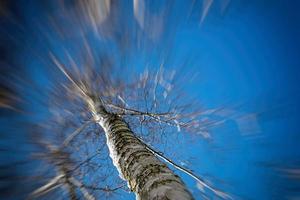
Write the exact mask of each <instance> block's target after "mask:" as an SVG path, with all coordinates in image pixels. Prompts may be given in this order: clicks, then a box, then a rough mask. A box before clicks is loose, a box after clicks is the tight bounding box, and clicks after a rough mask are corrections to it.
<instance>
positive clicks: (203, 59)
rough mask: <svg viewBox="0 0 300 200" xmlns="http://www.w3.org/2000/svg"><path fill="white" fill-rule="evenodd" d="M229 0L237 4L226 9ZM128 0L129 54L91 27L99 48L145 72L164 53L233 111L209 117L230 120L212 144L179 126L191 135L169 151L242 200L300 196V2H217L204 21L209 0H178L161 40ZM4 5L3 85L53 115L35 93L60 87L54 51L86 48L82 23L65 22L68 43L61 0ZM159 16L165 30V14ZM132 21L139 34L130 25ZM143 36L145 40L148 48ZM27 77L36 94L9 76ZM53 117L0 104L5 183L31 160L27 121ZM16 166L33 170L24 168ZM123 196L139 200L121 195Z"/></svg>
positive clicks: (194, 84)
mask: <svg viewBox="0 0 300 200" xmlns="http://www.w3.org/2000/svg"><path fill="white" fill-rule="evenodd" d="M7 2H9V1H7ZM204 2H205V1H204ZM206 2H210V1H206ZM224 2H229V4H226V5H227V6H226V8H225V9H222V6H224V5H225V3H224ZM121 4H122V12H121V13H120V15H121V16H123V17H122V20H121V19H119V21H117V22H116V24H118V25H119V26H120V27H119V29H117V30H114V31H113V34H115V35H116V36H115V37H116V38H120V40H122V37H124V35H126V34H129V35H130V38H133V39H132V40H129V41H127V42H128V43H129V45H128V44H127V45H128V46H126V48H130V54H126V55H121V54H120V53H119V50H118V48H121V47H120V46H117V45H115V44H114V43H110V42H109V41H105V40H104V39H103V41H102V40H101V42H97V39H95V38H96V37H95V35H94V33H93V32H92V31H91V30H90V29H87V32H86V33H85V34H86V35H87V38H88V39H89V41H90V42H91V43H93V48H94V49H95V50H97V51H99V52H107V53H108V54H111V55H112V57H113V58H114V59H116V60H117V61H118V63H119V64H120V65H121V64H124V65H127V69H126V70H128V71H143V70H144V69H145V68H146V66H147V67H148V68H149V69H150V70H151V68H155V69H157V68H158V67H159V65H160V63H161V62H162V60H163V61H164V62H165V64H166V68H167V69H169V68H170V69H175V70H176V71H177V75H178V74H179V76H180V75H181V74H182V77H183V82H182V83H184V85H183V88H184V90H185V92H186V93H187V94H188V95H191V96H193V97H195V98H196V99H197V100H199V101H200V102H201V106H202V107H203V108H204V109H205V110H210V109H217V108H224V109H223V110H222V111H220V112H216V113H215V114H213V115H210V117H212V118H214V119H218V120H220V121H223V123H222V124H220V125H218V126H216V127H213V128H212V129H211V133H212V135H213V140H212V141H207V140H204V139H201V138H200V137H195V136H193V135H189V134H185V133H179V138H180V141H182V142H179V143H176V144H173V148H174V149H173V150H172V152H165V153H166V155H169V156H170V157H172V158H174V159H176V160H178V162H181V164H183V165H186V166H187V167H188V168H190V169H191V170H193V171H194V172H195V173H196V174H199V175H200V176H202V177H204V178H205V180H207V181H209V182H211V183H212V184H213V185H215V186H216V187H217V188H219V189H221V190H223V191H226V192H228V193H229V194H231V195H232V197H233V198H234V199H293V200H296V199H300V192H299V191H300V179H299V176H300V172H299V171H300V159H299V158H300V150H299V141H300V135H299V127H298V124H299V121H300V120H299V112H298V111H299V110H300V104H299V102H300V88H299V83H298V80H299V78H300V70H299V66H300V59H299V52H300V46H299V45H300V39H299V35H300V14H299V8H300V3H297V1H284V0H274V1H259V0H253V1H237V0H236V1H235V0H231V1H225V0H224V1H221V0H219V1H217V0H215V1H212V4H211V6H210V7H209V11H208V13H207V15H205V17H204V19H203V20H202V21H201V17H202V14H203V9H204V7H205V6H204V5H205V4H204V3H203V1H195V2H194V1H174V5H173V7H172V8H171V9H170V10H171V12H169V13H168V14H166V15H165V16H164V20H165V22H166V23H164V24H163V27H164V28H163V30H164V31H163V33H162V34H161V36H160V37H159V39H155V37H156V36H155V32H154V33H153V35H154V36H149V35H147V34H146V33H142V34H140V35H139V34H138V33H137V32H136V28H135V27H137V26H138V25H139V24H138V22H134V14H133V11H132V2H131V1H124V2H122V3H121ZM164 4H166V3H161V2H159V1H154V2H153V3H152V2H151V3H150V4H149V2H148V4H146V6H148V5H149V9H150V10H151V11H153V12H154V13H159V11H160V9H162V8H164V6H165V5H164ZM3 5H4V4H3ZM5 5H6V6H2V8H6V9H1V21H0V23H1V28H0V33H1V34H0V36H1V70H2V76H1V81H2V82H3V83H1V84H5V83H8V85H10V86H12V87H13V88H17V90H18V91H20V90H22V92H21V94H22V97H23V98H24V99H25V100H24V101H25V102H27V103H26V104H25V107H26V109H29V110H31V111H33V110H34V111H35V112H40V111H42V112H47V110H44V108H43V107H42V106H39V104H38V103H37V102H39V100H45V98H47V94H41V93H39V92H37V91H38V90H36V88H37V89H41V90H42V89H43V88H45V87H52V85H51V81H50V80H51V78H49V74H48V73H49V71H47V69H48V68H51V66H49V64H48V63H47V62H49V60H47V59H44V57H47V56H49V51H51V52H54V54H55V55H56V56H58V57H59V58H60V59H62V60H63V59H64V56H63V51H64V49H67V50H68V51H69V52H71V54H73V55H77V54H78V53H80V51H79V50H78V48H77V45H80V44H81V43H82V40H81V38H80V34H79V33H78V32H77V31H76V30H78V27H77V25H78V24H77V23H74V24H69V23H68V20H66V21H63V20H62V21H60V23H61V24H60V25H61V26H62V27H63V29H64V30H63V31H66V30H67V31H69V33H70V35H69V37H68V38H65V39H63V40H62V39H61V38H59V37H58V35H59V34H58V32H57V30H54V29H53V27H52V26H50V24H51V20H49V18H48V16H49V15H50V14H51V16H55V17H57V19H61V18H60V17H61V16H64V14H65V13H63V12H61V9H57V5H56V4H55V3H53V2H51V3H50V2H48V1H45V2H43V3H41V2H39V1H22V0H20V1H15V2H14V3H5ZM3 10H4V11H3ZM49 13H50V14H49ZM55 17H54V18H55ZM62 19H64V18H62ZM73 20H74V19H73ZM74 21H76V19H75V20H74ZM150 21H151V20H150ZM153 21H155V22H154V24H155V27H156V28H157V26H158V27H159V20H158V19H156V18H155V19H153ZM146 25H147V27H146V28H145V30H146V29H147V28H148V29H149V30H150V32H151V28H153V27H154V25H153V24H152V25H151V23H149V24H146ZM123 26H126V27H127V28H128V27H129V28H128V30H131V31H129V32H128V33H127V32H126V31H124V32H122V27H123ZM131 26H132V29H131V28H130V27H131ZM148 29H147V30H148ZM126 30H127V29H126ZM149 30H148V31H149ZM155 30H156V29H155ZM139 37H140V38H141V39H139V40H137V39H136V38H139ZM151 37H154V39H153V38H151ZM149 38H150V39H149ZM137 41H140V42H141V44H140V46H139V45H137V44H136V42H137ZM39 57H43V59H40V58H39ZM124 58H126V59H124ZM124 60H125V61H124ZM43 65H47V67H43ZM149 66H150V67H149ZM50 71H51V70H50ZM6 73H7V74H9V76H6ZM22 76H24V77H26V78H28V79H29V80H32V81H33V85H35V89H30V90H29V91H27V90H25V88H24V85H22V84H20V85H16V86H15V85H14V84H13V83H12V81H11V80H8V79H10V78H11V77H14V78H15V77H22ZM58 76H60V75H58ZM33 105H34V106H33ZM44 117H46V114H41V115H38V116H36V115H35V116H31V117H30V116H29V117H28V116H26V117H24V116H23V115H22V116H18V115H16V114H12V113H11V111H9V110H5V109H1V118H0V125H1V130H2V131H1V137H2V139H1V140H2V141H1V142H0V145H1V147H2V149H6V148H8V149H10V150H11V151H10V153H8V152H7V151H2V152H1V158H0V162H1V164H2V168H1V170H2V171H1V173H2V174H4V175H2V183H1V182H0V186H1V184H2V185H3V186H4V185H5V183H8V182H9V180H7V179H5V175H8V172H7V168H6V167H5V166H6V164H7V163H10V162H13V161H16V160H19V159H20V160H22V159H23V158H24V155H27V153H24V152H30V151H31V148H32V147H31V146H30V145H25V144H24V143H23V140H25V139H24V138H25V133H23V130H22V125H21V124H23V123H25V121H26V122H28V121H35V120H40V119H41V118H44ZM24 118H25V119H24ZM16 144H19V145H16ZM26 144H27V143H26ZM158 148H159V147H158ZM20 149H22V150H20ZM14 150H15V151H14ZM20 152H21V153H20ZM22 152H23V153H22ZM25 158H26V156H25ZM25 168H26V167H25ZM16 170H18V173H23V172H24V173H28V170H27V169H24V168H22V167H20V168H17V169H16ZM177 173H178V174H180V175H181V176H182V178H183V180H184V181H185V182H186V184H187V185H188V186H189V189H190V190H191V192H192V193H193V195H194V196H195V198H196V199H201V197H200V190H199V188H198V187H197V186H196V182H195V181H194V180H193V179H192V178H190V177H188V176H186V175H184V174H181V173H180V172H177ZM0 181H1V179H0ZM17 187H20V186H17ZM3 188H4V187H3ZM6 190H7V189H5V188H4V189H3V190H1V193H2V194H4V193H9V192H8V191H6ZM0 197H1V195H0ZM20 198H22V197H20ZM116 198H117V199H118V198H119V199H122V198H123V199H133V198H134V197H133V195H132V194H127V193H122V192H121V193H120V196H117V197H116ZM16 199H18V198H16Z"/></svg>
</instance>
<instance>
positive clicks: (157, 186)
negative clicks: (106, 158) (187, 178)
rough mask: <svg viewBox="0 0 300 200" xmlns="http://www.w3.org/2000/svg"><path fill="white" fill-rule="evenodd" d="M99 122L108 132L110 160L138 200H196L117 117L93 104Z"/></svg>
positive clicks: (94, 102)
mask: <svg viewBox="0 0 300 200" xmlns="http://www.w3.org/2000/svg"><path fill="white" fill-rule="evenodd" d="M89 105H90V109H91V111H92V113H93V115H94V118H95V120H97V122H98V123H99V124H100V126H101V127H102V128H103V129H104V131H105V134H106V139H107V145H108V148H109V152H110V157H111V159H112V160H113V163H114V165H115V166H116V168H117V169H118V171H119V174H120V176H121V177H122V178H123V179H125V180H126V181H127V183H128V185H129V187H130V189H131V190H132V191H133V192H135V194H136V199H141V200H192V199H193V197H192V195H191V194H190V192H189V191H188V190H187V188H186V186H185V185H184V183H183V182H182V181H181V179H180V177H179V176H177V175H175V174H174V173H173V171H172V170H170V169H169V168H168V167H167V166H166V165H165V164H164V163H163V162H161V161H160V160H159V159H157V158H156V157H155V156H154V155H153V154H152V153H151V152H150V151H149V150H148V149H147V148H146V146H145V145H144V144H143V143H142V142H140V141H139V140H138V139H137V138H136V137H135V136H134V134H133V132H132V131H131V130H130V128H129V127H128V125H127V123H126V122H125V121H124V120H123V119H122V118H120V117H118V116H117V115H114V114H111V113H107V112H106V111H105V109H104V108H103V106H101V103H100V102H97V101H91V102H89Z"/></svg>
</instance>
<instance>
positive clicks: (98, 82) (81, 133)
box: [28, 0, 230, 200]
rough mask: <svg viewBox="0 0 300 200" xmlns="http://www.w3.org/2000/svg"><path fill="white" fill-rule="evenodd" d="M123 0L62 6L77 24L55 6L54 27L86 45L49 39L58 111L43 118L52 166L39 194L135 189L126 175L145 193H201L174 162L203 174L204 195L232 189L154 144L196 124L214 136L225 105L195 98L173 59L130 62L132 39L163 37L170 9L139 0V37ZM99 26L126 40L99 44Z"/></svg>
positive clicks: (186, 197) (51, 103)
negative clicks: (219, 108)
mask: <svg viewBox="0 0 300 200" xmlns="http://www.w3.org/2000/svg"><path fill="white" fill-rule="evenodd" d="M62 2H64V1H62ZM62 4H63V3H62ZM119 4H121V3H118V2H114V3H112V1H109V0H108V1H82V2H80V3H77V4H76V3H75V6H74V7H71V8H70V9H69V10H68V9H66V6H65V5H64V6H62V8H61V9H62V10H63V13H64V17H63V20H66V21H67V22H68V23H69V24H71V25H70V27H71V30H70V29H68V28H69V27H68V28H66V27H64V26H62V25H59V23H58V22H59V20H62V19H61V18H59V17H57V16H49V18H51V23H52V24H54V25H53V27H52V26H51V28H52V29H51V30H55V31H54V32H55V33H56V34H58V35H60V37H62V38H64V39H65V38H70V37H71V38H72V37H80V42H79V43H80V44H78V46H77V43H76V42H74V43H75V44H74V47H73V49H76V50H78V52H77V53H74V52H72V51H68V50H67V49H64V48H62V51H63V53H61V52H60V53H57V52H55V50H53V49H51V48H49V52H47V53H48V54H47V58H44V60H43V61H44V62H46V67H45V68H47V69H48V70H49V71H50V73H49V74H50V75H49V76H52V77H51V78H52V80H53V81H52V83H51V84H52V85H53V86H52V88H51V89H49V91H47V92H48V93H47V97H46V98H48V99H47V101H46V103H45V105H46V107H47V110H49V112H50V115H47V116H49V118H47V119H46V120H45V121H43V122H41V123H40V124H39V125H42V126H41V129H39V132H38V134H33V141H38V142H37V143H39V144H38V145H40V146H43V148H44V151H45V154H43V155H42V156H40V157H38V159H39V160H43V159H44V160H46V162H47V164H45V165H47V166H48V167H49V168H52V173H51V176H50V177H49V176H48V177H47V178H46V179H45V180H42V181H41V182H39V183H41V184H40V185H39V186H38V187H36V188H35V189H34V190H33V191H32V193H31V194H30V196H29V198H43V196H44V195H47V194H51V193H53V192H55V190H57V189H58V188H60V189H62V191H64V192H65V193H66V194H67V195H66V196H67V198H69V199H79V198H83V199H89V200H91V199H101V198H102V197H103V196H105V195H107V194H110V193H114V192H116V191H118V190H126V188H125V187H124V186H123V185H124V183H126V184H127V186H128V188H129V189H130V191H132V192H134V193H135V195H136V198H137V199H142V200H154V199H172V200H176V199H178V200H190V199H194V197H193V196H192V194H191V192H190V190H189V188H187V186H186V185H185V184H184V182H183V180H182V179H181V177H179V176H178V175H176V173H175V172H174V169H178V170H180V171H182V172H184V173H186V174H187V175H189V176H190V177H192V178H193V179H195V181H197V183H198V184H199V185H201V187H202V188H204V192H203V198H205V197H206V196H208V195H206V194H205V191H210V192H211V193H212V194H213V196H218V197H221V198H230V196H229V195H227V194H225V193H223V192H221V191H219V190H218V189H216V188H214V187H212V186H211V185H210V184H208V183H207V182H206V181H204V180H203V179H202V178H201V177H199V176H198V175H196V174H194V173H193V172H192V171H191V170H189V169H187V168H184V167H182V166H181V165H179V164H178V163H176V162H174V161H173V160H171V159H170V158H168V157H167V156H166V155H165V154H164V153H162V152H161V151H160V150H158V149H156V148H154V147H153V146H154V145H155V144H156V143H158V142H159V143H161V144H164V142H165V141H167V140H168V135H167V134H168V133H178V134H179V133H180V132H186V133H191V134H195V135H198V136H200V137H202V138H204V139H206V140H210V139H211V135H210V133H209V128H210V127H212V126H214V125H216V124H217V123H219V122H215V121H212V120H209V119H207V117H206V114H207V113H208V112H210V113H212V112H214V111H215V110H210V111H206V112H205V111H204V110H202V109H201V107H200V106H199V104H197V102H194V101H189V100H191V98H189V95H186V94H185V92H184V91H183V90H181V86H182V85H183V84H184V81H183V82H180V81H179V80H180V73H177V74H176V71H175V70H172V69H168V70H167V69H166V68H165V67H164V60H163V59H162V60H160V61H159V62H160V65H159V66H154V67H153V68H151V66H150V67H144V68H145V69H144V70H143V71H142V72H139V73H134V70H133V69H131V68H129V67H127V71H126V69H124V68H125V67H124V68H123V66H122V64H124V63H123V61H124V58H126V57H129V55H128V54H130V53H132V52H131V46H130V44H132V43H134V44H140V43H141V40H140V39H136V38H140V37H141V36H144V37H145V38H146V39H145V40H146V41H147V42H146V43H147V44H151V45H150V46H151V47H152V46H156V45H157V44H158V43H159V42H161V37H163V35H164V32H163V27H164V25H165V23H166V21H164V19H163V16H164V15H165V13H167V11H168V9H164V8H163V9H161V10H160V11H159V12H158V13H155V14H153V13H151V12H150V11H148V10H147V9H145V3H144V1H140V2H138V1H133V2H132V5H133V8H132V9H133V14H134V19H132V20H136V21H137V24H138V27H139V32H138V37H136V35H134V34H131V32H130V28H128V27H129V26H127V24H126V25H125V24H124V23H123V21H122V20H123V19H122V18H123V17H126V16H125V14H126V13H124V11H123V12H122V11H121V9H120V5H119ZM167 7H168V6H167ZM147 16H148V17H147ZM154 20H157V21H158V23H154V22H153V21H154ZM68 23H67V24H68ZM74 27H75V29H74V30H73V29H72V28H74ZM91 30H92V32H93V34H95V35H96V38H97V40H96V41H98V42H99V41H100V42H99V43H97V45H100V46H101V45H107V44H111V45H112V46H114V48H116V50H115V51H114V50H111V51H107V52H106V51H104V52H103V51H102V50H103V49H101V50H99V49H97V48H96V46H97V45H95V44H94V45H93V42H94V41H91V40H90V39H89V37H88V34H89V31H91ZM47 34H48V33H47ZM47 36H48V35H47ZM45 38H47V37H45ZM99 38H100V39H99ZM101 39H103V40H101ZM103 41H104V42H103ZM137 46H139V45H137ZM145 46H146V45H145ZM158 46H159V45H158ZM112 49H113V48H112ZM137 49H138V50H139V48H137ZM104 50H105V49H104ZM106 50H107V49H106ZM118 56H120V57H118ZM125 64H126V63H125ZM127 64H128V63H127ZM51 73H52V74H51ZM53 77H54V78H53ZM28 88H29V87H28ZM43 90H46V89H43ZM43 92H44V91H43ZM50 118H51V119H50ZM70 130H72V131H70ZM37 135H38V136H39V137H38V138H37V137H36V136H37ZM104 145H106V147H107V149H108V151H106V150H105V149H103V146H104ZM108 155H109V158H110V159H111V161H112V162H113V165H114V166H115V169H116V170H117V171H118V174H119V176H120V177H121V179H122V180H116V181H113V182H112V181H111V180H110V181H107V179H109V178H110V177H109V172H107V171H108V170H112V169H108V167H107V166H109V165H105V164H103V163H105V162H107V159H106V158H108ZM99 156H100V157H101V158H99ZM33 157H34V155H33ZM45 158H46V159H45ZM94 158H95V159H96V160H95V161H93V162H92V160H93V159H94ZM102 158H103V159H102ZM113 178H116V177H113ZM95 191H101V192H100V193H96V192H95Z"/></svg>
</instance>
